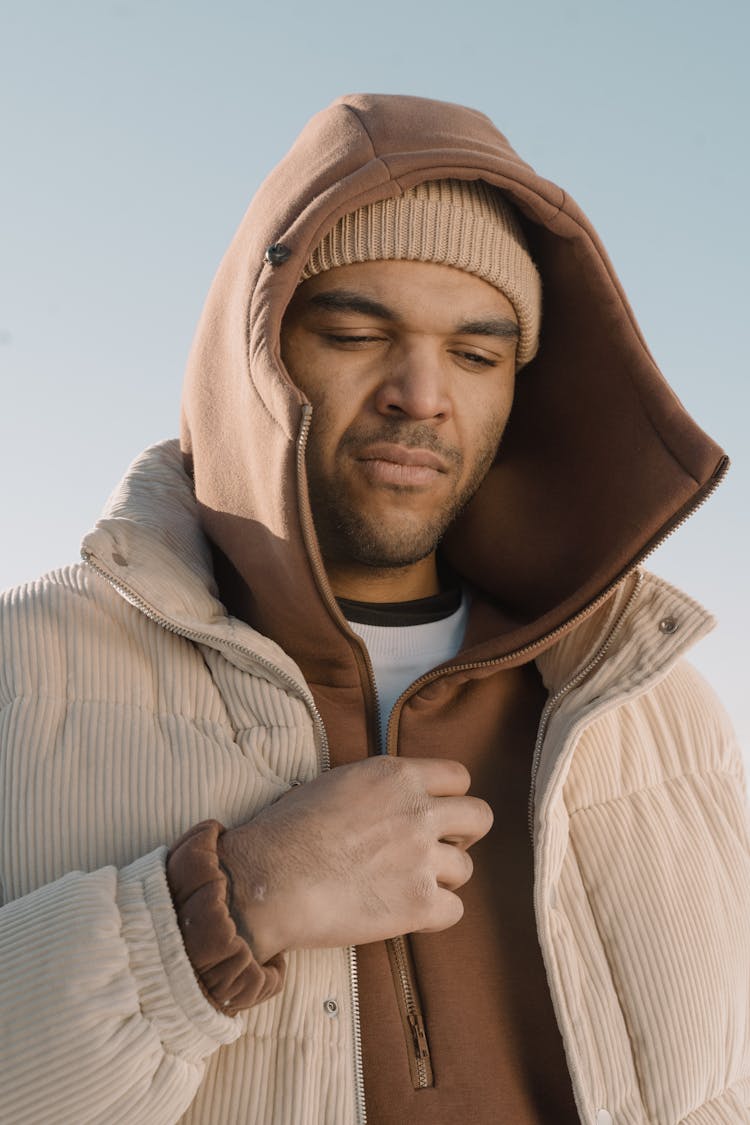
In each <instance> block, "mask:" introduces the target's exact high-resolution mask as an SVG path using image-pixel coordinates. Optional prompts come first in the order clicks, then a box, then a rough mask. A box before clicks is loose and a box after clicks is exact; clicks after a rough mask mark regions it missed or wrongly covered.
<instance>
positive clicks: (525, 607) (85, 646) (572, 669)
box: [0, 96, 750, 1125]
mask: <svg viewBox="0 0 750 1125" xmlns="http://www.w3.org/2000/svg"><path fill="white" fill-rule="evenodd" d="M725 467H726V458H725V457H724V455H723V454H722V452H721V450H719V449H718V448H717V447H716V446H715V445H714V443H713V442H712V441H711V440H710V439H709V438H707V437H706V436H705V434H703V433H702V432H701V431H700V430H699V429H698V427H697V426H696V425H695V424H694V423H693V422H692V420H691V419H690V418H689V417H688V416H687V415H686V414H685V412H684V411H683V409H682V407H681V406H680V404H679V403H678V402H677V400H676V399H675V398H674V396H673V395H672V393H671V392H670V390H669V388H668V387H667V386H666V384H665V383H664V381H663V379H662V378H661V376H660V375H659V373H658V371H657V370H656V368H655V366H654V364H653V361H652V359H651V357H650V355H649V354H648V352H647V350H646V348H645V345H644V343H643V341H642V339H641V337H640V335H639V333H638V330H637V327H636V326H635V324H634V321H633V318H632V314H631V313H630V310H629V308H628V306H627V304H626V302H625V299H624V296H623V294H622V292H621V290H620V288H619V285H618V283H617V281H616V279H615V277H614V274H613V273H612V270H611V267H610V265H609V262H608V260H607V258H606V257H605V255H604V252H603V250H602V248H601V246H600V244H599V242H598V239H597V238H596V235H595V234H594V232H593V231H592V229H591V227H590V226H589V224H588V223H587V221H586V219H585V218H584V216H583V215H581V213H580V212H579V211H578V209H577V208H576V207H575V205H574V204H573V203H572V202H571V201H570V200H569V199H567V198H566V197H565V196H564V195H563V194H562V192H560V190H559V189H558V188H556V187H554V186H553V185H552V184H550V183H548V182H547V181H545V180H542V179H540V178H539V177H538V176H537V175H536V174H535V173H534V172H533V171H532V170H531V169H530V168H529V167H528V165H526V164H524V163H523V162H522V161H521V160H520V159H519V158H518V157H517V156H516V154H515V153H514V152H513V150H512V149H511V148H510V147H509V145H508V144H507V142H506V141H505V139H504V138H503V137H502V136H501V135H500V134H499V133H497V131H496V130H495V129H494V127H493V126H492V125H491V123H490V122H489V121H488V120H487V119H486V118H484V117H483V116H481V115H480V114H477V113H475V112H473V111H471V110H465V109H462V108H460V107H457V106H452V105H447V104H442V103H436V102H430V101H426V100H423V99H418V98H400V97H374V96H356V97H352V98H346V99H341V100H340V101H338V102H336V103H335V104H334V105H333V106H332V107H331V108H330V109H328V110H327V111H325V112H323V113H322V114H319V115H318V116H317V117H316V118H314V119H313V121H312V122H311V123H310V125H309V126H308V127H307V128H306V130H305V131H304V132H303V134H302V135H301V137H300V138H299V140H298V141H297V143H296V145H295V146H294V148H293V149H292V151H291V152H290V154H289V155H288V156H287V157H286V158H285V160H284V161H282V163H281V164H280V165H279V166H278V168H277V169H275V171H274V172H273V173H272V174H271V176H270V177H269V179H268V180H267V181H266V183H265V184H264V185H263V186H262V187H261V189H260V191H259V193H258V195H257V196H256V199H255V200H254V201H253V203H252V205H251V207H250V210H249V212H248V215H247V216H246V219H245V220H244V222H243V224H242V225H241V227H240V230H239V232H238V234H237V236H236V238H235V240H234V242H233V244H232V246H231V248H230V250H229V252H228V254H227V256H226V258H225V260H224V262H223V264H222V266H221V268H220V270H219V273H218V275H217V277H216V279H215V281H214V284H213V287H212V289H211V293H210V295H209V298H208V302H207V305H206V308H205V311H204V314H203V317H202V320H201V323H200V325H199V328H198V331H197V335H196V340H195V344H194V347H193V351H192V354H191V357H190V361H189V366H188V372H187V378H186V383H185V392H184V399H183V424H182V437H181V441H180V444H179V446H178V445H177V443H174V442H166V443H164V444H162V445H159V446H156V447H154V448H152V449H150V450H147V451H146V453H145V454H144V455H143V456H142V457H141V458H139V460H138V461H136V462H135V464H134V465H133V466H132V467H131V469H130V471H129V473H128V475H127V476H126V478H125V480H124V482H123V483H122V485H121V486H120V488H119V489H118V491H117V492H116V493H115V494H114V496H113V497H112V499H111V501H110V503H109V505H108V508H107V511H106V512H105V514H104V516H103V518H102V519H101V520H100V521H99V523H98V524H97V527H96V529H95V530H94V531H93V532H92V533H91V534H90V535H88V536H87V537H86V539H85V540H84V545H83V560H84V561H83V562H82V563H81V564H79V565H78V566H75V567H72V568H69V569H68V570H65V571H62V572H59V573H57V574H54V575H49V576H47V577H46V578H44V579H42V580H40V582H39V583H35V584H33V585H31V586H29V587H27V588H24V589H23V590H21V591H12V592H11V593H10V595H8V596H7V597H6V599H5V602H4V604H3V611H2V618H1V619H0V623H1V625H0V627H1V628H2V634H1V635H2V643H3V652H4V658H5V659H4V667H3V671H2V676H1V677H0V705H1V706H2V720H3V727H2V731H3V758H2V763H3V765H2V770H3V773H2V778H3V795H2V800H3V836H2V838H3V845H4V850H3V856H2V885H3V890H4V895H5V901H6V905H5V906H4V907H3V908H2V911H0V923H1V925H0V951H1V952H2V960H1V962H0V963H2V966H3V968H2V972H3V974H4V984H3V990H4V1004H3V1008H4V1015H5V1016H6V1020H7V1022H6V1025H5V1030H4V1032H3V1036H4V1038H3V1046H2V1049H3V1055H4V1060H5V1067H6V1069H5V1071H4V1088H3V1099H2V1103H3V1111H2V1112H3V1114H4V1115H5V1116H4V1119H5V1120H8V1121H13V1122H21V1121H25V1122H42V1121H45V1122H46V1121H54V1122H76V1123H78V1122H82V1121H100V1122H105V1121H106V1122H115V1121H123V1122H148V1123H155V1122H176V1121H182V1122H190V1123H197V1122H200V1123H201V1125H206V1123H219V1122H222V1123H228V1122H232V1123H233V1122H249V1123H260V1122H263V1123H271V1122H272V1123H278V1125H285V1123H287V1122H294V1123H297V1122H305V1123H308V1122H309V1123H313V1122H314V1123H321V1125H322V1123H326V1125H328V1123H339V1122H340V1123H347V1125H348V1123H351V1122H363V1121H364V1120H365V1114H366V1113H367V1119H368V1120H369V1121H370V1122H371V1125H372V1123H377V1125H380V1123H399V1125H400V1123H404V1122H409V1123H412V1122H414V1123H426V1122H429V1123H431V1125H436V1123H437V1125H440V1123H445V1122H451V1123H453V1122H456V1121H458V1120H466V1121H471V1122H472V1123H480V1125H484V1123H485V1122H498V1121H502V1122H509V1123H510V1122H512V1123H514V1125H516V1123H522V1125H527V1123H532V1122H533V1123H540V1122H554V1123H568V1122H573V1121H579V1120H580V1121H583V1122H586V1123H587V1125H607V1123H610V1125H611V1123H615V1125H625V1123H627V1125H635V1123H639V1125H640V1123H646V1122H658V1123H659V1125H676V1123H677V1122H682V1123H683V1125H703V1123H709V1122H735V1121H736V1122H740V1121H743V1120H747V1115H748V1106H750V1025H749V1023H748V1011H749V1010H750V1008H749V1007H748V998H749V996H750V942H749V941H748V938H749V937H750V922H749V921H748V918H749V913H748V907H749V906H750V857H749V849H748V831H747V820H746V814H745V806H744V797H743V780H742V770H741V765H740V759H739V755H738V752H737V749H736V746H735V744H734V741H733V738H732V735H731V731H730V730H729V729H728V725H727V723H726V720H725V719H724V717H723V715H722V712H721V710H720V708H719V707H718V705H717V704H716V702H715V700H714V698H713V696H712V695H711V693H710V691H709V690H708V689H707V688H706V687H705V685H704V684H702V682H701V681H700V680H699V678H698V677H697V676H696V674H695V673H694V672H693V671H692V670H691V669H690V668H689V667H688V666H687V665H686V664H684V662H683V661H682V660H681V657H682V655H683V653H684V652H685V650H686V649H687V648H688V646H689V645H690V644H691V643H692V642H694V641H695V640H697V639H698V637H699V636H701V635H702V634H703V633H704V632H705V631H706V630H707V629H708V627H709V625H710V619H709V618H708V617H707V615H706V614H705V613H704V611H703V610H701V609H700V608H699V607H698V606H696V605H695V603H693V602H692V601H690V600H689V599H688V598H687V597H685V595H683V594H681V593H679V592H678V591H676V590H673V589H671V588H670V587H669V586H667V585H666V583H664V582H662V581H661V580H659V579H656V578H654V577H653V576H649V575H644V574H643V573H641V572H640V571H639V569H638V567H639V563H640V562H641V560H642V559H643V558H645V556H646V555H647V554H648V553H649V552H650V551H651V550H653V548H654V547H655V546H656V545H657V544H658V543H659V542H660V541H661V540H662V539H663V538H664V536H665V535H667V534H668V533H669V532H671V531H672V530H673V529H674V528H675V527H676V526H677V525H678V524H679V523H680V522H682V521H683V520H684V519H686V518H687V517H688V516H689V514H690V513H691V512H692V510H693V509H694V508H695V507H696V506H697V505H698V504H699V503H700V502H701V501H702V500H703V499H704V498H705V497H706V496H707V495H708V494H709V493H710V492H711V491H712V490H713V488H714V487H715V486H716V484H717V483H718V482H719V481H720V479H721V477H722V475H723V473H724V471H725ZM330 767H334V768H330ZM469 790H470V792H469ZM493 817H494V821H493ZM462 915H463V917H462Z"/></svg>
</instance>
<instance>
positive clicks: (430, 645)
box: [349, 592, 469, 753]
mask: <svg viewBox="0 0 750 1125" xmlns="http://www.w3.org/2000/svg"><path fill="white" fill-rule="evenodd" d="M468 617H469V599H468V596H467V594H466V593H465V592H464V594H463V596H462V598H461V604H460V606H459V607H458V609H457V610H456V611H455V613H451V614H450V615H449V616H448V617H443V618H442V619H441V620H440V621H429V622H427V623H426V624H424V625H363V624H361V623H360V622H358V621H350V622H349V627H350V628H351V629H352V631H353V632H355V633H356V634H357V635H358V636H360V637H361V638H362V640H363V641H364V642H365V644H366V646H367V651H368V653H369V654H370V661H371V663H372V670H373V674H374V676H375V687H376V689H377V693H378V710H379V713H380V750H381V753H384V752H385V739H386V730H387V727H388V718H389V716H390V714H391V711H392V710H393V704H394V703H395V702H396V700H397V699H398V697H399V696H400V695H401V694H402V692H404V691H406V689H407V688H408V687H409V686H410V685H411V684H413V683H414V681H415V680H418V679H419V677H420V676H423V675H424V674H425V672H429V671H431V670H432V669H433V668H436V667H437V665H438V664H442V663H443V662H444V661H446V660H450V659H451V657H453V656H455V655H456V653H457V652H458V650H459V649H460V647H461V643H462V641H463V639H464V633H465V632H466V623H467V621H468Z"/></svg>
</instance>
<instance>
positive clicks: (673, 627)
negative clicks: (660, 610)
mask: <svg viewBox="0 0 750 1125" xmlns="http://www.w3.org/2000/svg"><path fill="white" fill-rule="evenodd" d="M679 627H680V623H679V621H676V620H675V618H674V617H662V619H661V621H660V622H659V628H660V629H661V631H662V633H666V634H667V635H669V634H670V633H676V632H677V630H678V629H679Z"/></svg>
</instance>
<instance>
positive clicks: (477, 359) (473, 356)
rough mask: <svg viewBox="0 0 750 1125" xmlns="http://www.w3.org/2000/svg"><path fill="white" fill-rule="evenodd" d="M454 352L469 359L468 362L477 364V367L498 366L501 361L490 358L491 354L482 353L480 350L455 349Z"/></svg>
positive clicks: (462, 357)
mask: <svg viewBox="0 0 750 1125" xmlns="http://www.w3.org/2000/svg"><path fill="white" fill-rule="evenodd" d="M453 354H454V355H456V356H459V357H460V358H461V359H465V360H467V362H468V363H473V364H476V366H477V367H497V364H498V362H499V361H498V360H497V359H490V358H489V356H486V355H480V354H479V352H462V351H455V352H454V353H453Z"/></svg>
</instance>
